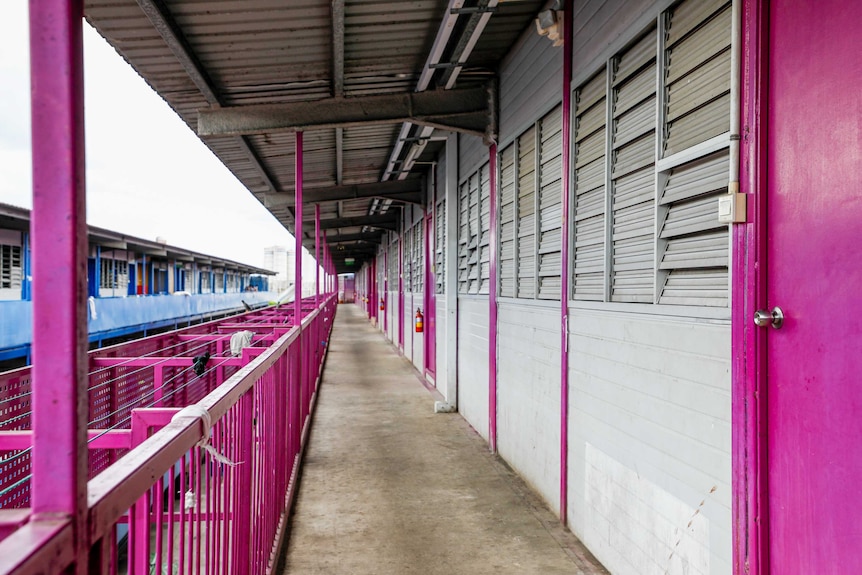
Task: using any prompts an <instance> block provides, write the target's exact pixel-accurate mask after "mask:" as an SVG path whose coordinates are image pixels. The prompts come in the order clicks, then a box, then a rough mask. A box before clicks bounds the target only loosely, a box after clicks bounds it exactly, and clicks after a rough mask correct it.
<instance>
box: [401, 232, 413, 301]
mask: <svg viewBox="0 0 862 575" xmlns="http://www.w3.org/2000/svg"><path fill="white" fill-rule="evenodd" d="M402 238H403V239H402V242H403V243H402V246H401V252H402V256H403V257H402V258H401V259H402V262H401V265H402V269H401V274H402V275H403V276H404V277H403V280H404V292H405V293H410V292H412V291H413V283H412V282H411V278H412V274H411V269H410V268H411V262H412V260H413V251H412V250H413V234H412V232H411V230H407V231H406V232H404V234H403V235H402Z"/></svg>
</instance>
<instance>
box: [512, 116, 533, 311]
mask: <svg viewBox="0 0 862 575" xmlns="http://www.w3.org/2000/svg"><path fill="white" fill-rule="evenodd" d="M516 297H520V298H529V299H532V298H535V297H536V128H535V126H533V127H532V128H530V129H529V130H527V131H526V132H524V133H523V134H521V137H520V138H518V291H517V294H516Z"/></svg>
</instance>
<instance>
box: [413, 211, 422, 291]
mask: <svg viewBox="0 0 862 575" xmlns="http://www.w3.org/2000/svg"><path fill="white" fill-rule="evenodd" d="M424 227H425V225H424V222H423V221H422V220H419V223H417V224H416V225H415V226H413V291H414V292H421V291H424V289H425V285H424V284H425V266H424V265H423V264H424V262H425V242H424V241H423V236H424V233H423V229H424Z"/></svg>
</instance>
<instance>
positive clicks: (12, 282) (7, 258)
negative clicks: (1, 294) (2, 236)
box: [0, 245, 24, 289]
mask: <svg viewBox="0 0 862 575" xmlns="http://www.w3.org/2000/svg"><path fill="white" fill-rule="evenodd" d="M23 270H24V268H23V266H22V264H21V246H12V245H0V288H4V289H16V288H20V287H21V281H22V279H23V277H24V273H23Z"/></svg>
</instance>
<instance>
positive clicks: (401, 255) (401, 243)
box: [398, 233, 404, 354]
mask: <svg viewBox="0 0 862 575" xmlns="http://www.w3.org/2000/svg"><path fill="white" fill-rule="evenodd" d="M398 349H400V350H401V353H402V354H403V353H404V234H403V233H401V234H399V236H398Z"/></svg>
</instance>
